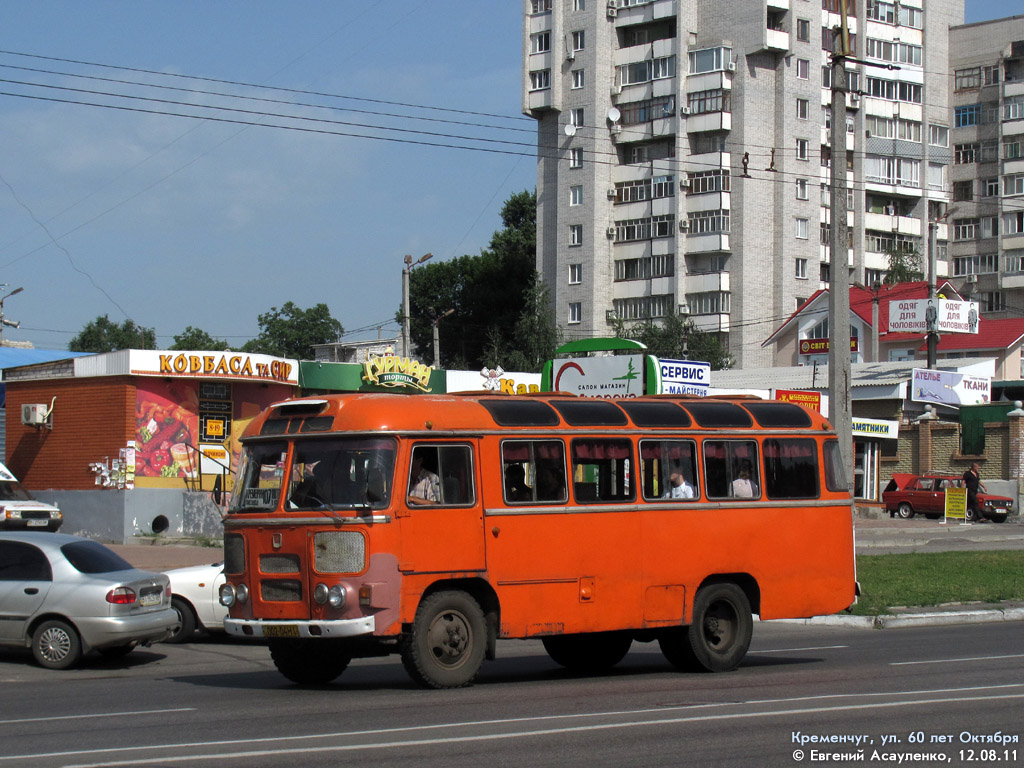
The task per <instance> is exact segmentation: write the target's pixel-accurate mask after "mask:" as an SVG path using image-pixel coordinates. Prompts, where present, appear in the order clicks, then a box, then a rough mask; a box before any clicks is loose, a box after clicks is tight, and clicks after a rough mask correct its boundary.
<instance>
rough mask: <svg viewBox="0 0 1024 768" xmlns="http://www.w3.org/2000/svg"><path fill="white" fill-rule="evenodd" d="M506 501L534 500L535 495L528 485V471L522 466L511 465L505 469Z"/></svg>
mask: <svg viewBox="0 0 1024 768" xmlns="http://www.w3.org/2000/svg"><path fill="white" fill-rule="evenodd" d="M505 500H506V501H532V500H533V493H532V492H531V491H530V488H529V486H527V484H526V470H524V469H523V465H522V464H509V465H508V466H506V467H505Z"/></svg>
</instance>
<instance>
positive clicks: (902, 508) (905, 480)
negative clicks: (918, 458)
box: [882, 472, 1013, 523]
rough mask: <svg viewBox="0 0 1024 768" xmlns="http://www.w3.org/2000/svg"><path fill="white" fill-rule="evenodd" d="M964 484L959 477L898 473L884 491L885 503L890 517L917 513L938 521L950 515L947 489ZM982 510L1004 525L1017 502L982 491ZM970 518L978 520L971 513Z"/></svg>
mask: <svg viewBox="0 0 1024 768" xmlns="http://www.w3.org/2000/svg"><path fill="white" fill-rule="evenodd" d="M963 484H964V481H963V478H962V477H960V476H958V475H945V474H938V473H928V474H925V475H908V474H903V473H900V472H897V473H896V474H894V475H893V476H892V480H890V481H889V484H888V485H887V486H885V490H884V491H882V501H883V502H884V503H885V509H886V511H888V513H889V516H890V517H892V516H893V515H897V516H899V517H902V518H904V519H905V520H909V519H910V518H912V517H913V516H914V515H915V514H922V515H924V516H925V517H928V518H930V519H933V520H934V519H936V518H939V517H943V516H944V515H945V514H946V489H947V488H961V487H963ZM978 507H979V509H980V511H981V515H982V517H985V518H988V519H989V520H991V521H992V522H994V523H1004V522H1006V516H1007V515H1009V514H1010V512H1012V511H1013V499H1010V498H1008V497H1006V496H996V495H995V494H992V493H985V492H983V491H979V492H978ZM967 519H968V520H974V515H973V513H972V512H971V511H970V510H968V512H967Z"/></svg>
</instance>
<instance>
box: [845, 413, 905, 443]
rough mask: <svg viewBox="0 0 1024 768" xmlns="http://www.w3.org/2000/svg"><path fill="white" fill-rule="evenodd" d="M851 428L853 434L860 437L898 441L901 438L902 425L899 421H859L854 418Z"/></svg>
mask: <svg viewBox="0 0 1024 768" xmlns="http://www.w3.org/2000/svg"><path fill="white" fill-rule="evenodd" d="M851 427H852V429H851V431H852V433H853V434H854V435H858V436H860V437H881V438H884V439H886V440H896V439H898V438H899V436H900V423H899V422H898V421H887V420H882V419H858V418H857V417H856V416H854V417H853V422H852V423H851Z"/></svg>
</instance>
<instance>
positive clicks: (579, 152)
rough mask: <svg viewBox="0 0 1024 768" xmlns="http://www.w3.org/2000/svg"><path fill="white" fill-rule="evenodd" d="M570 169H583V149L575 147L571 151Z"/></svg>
mask: <svg viewBox="0 0 1024 768" xmlns="http://www.w3.org/2000/svg"><path fill="white" fill-rule="evenodd" d="M569 167H570V168H582V167H583V149H582V148H581V147H573V148H572V149H570V150H569Z"/></svg>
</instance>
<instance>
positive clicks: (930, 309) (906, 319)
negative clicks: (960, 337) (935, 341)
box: [887, 299, 978, 334]
mask: <svg viewBox="0 0 1024 768" xmlns="http://www.w3.org/2000/svg"><path fill="white" fill-rule="evenodd" d="M887 330H888V331H889V332H890V333H892V332H896V331H905V332H917V333H926V332H928V331H935V332H937V333H975V334H976V333H977V332H978V302H976V301H952V300H950V299H915V300H909V301H890V302H889V327H888V329H887Z"/></svg>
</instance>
